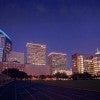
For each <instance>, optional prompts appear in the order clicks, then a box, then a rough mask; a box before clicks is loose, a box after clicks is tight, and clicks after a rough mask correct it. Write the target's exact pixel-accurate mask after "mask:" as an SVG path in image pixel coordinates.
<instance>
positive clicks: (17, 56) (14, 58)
mask: <svg viewBox="0 0 100 100" xmlns="http://www.w3.org/2000/svg"><path fill="white" fill-rule="evenodd" d="M7 61H11V62H19V63H21V64H24V53H22V52H15V51H11V52H10V53H9V55H8V58H7Z"/></svg>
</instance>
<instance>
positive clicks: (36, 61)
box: [26, 43, 46, 65]
mask: <svg viewBox="0 0 100 100" xmlns="http://www.w3.org/2000/svg"><path fill="white" fill-rule="evenodd" d="M26 48H27V63H28V64H33V65H46V45H41V44H34V43H27V44H26Z"/></svg>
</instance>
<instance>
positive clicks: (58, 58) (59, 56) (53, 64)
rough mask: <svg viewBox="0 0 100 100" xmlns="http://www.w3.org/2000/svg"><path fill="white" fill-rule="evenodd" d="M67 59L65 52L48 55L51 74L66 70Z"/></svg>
mask: <svg viewBox="0 0 100 100" xmlns="http://www.w3.org/2000/svg"><path fill="white" fill-rule="evenodd" d="M66 60H67V59H66V54H64V53H56V52H52V53H50V54H49V55H48V64H49V66H50V70H51V74H55V73H57V72H61V73H62V72H65V71H66V67H67V63H66Z"/></svg>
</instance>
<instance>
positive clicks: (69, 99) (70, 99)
mask: <svg viewBox="0 0 100 100" xmlns="http://www.w3.org/2000/svg"><path fill="white" fill-rule="evenodd" d="M38 89H40V90H42V91H45V89H42V88H39V87H38ZM46 92H49V93H50V92H51V91H48V90H46ZM51 93H52V94H54V95H57V96H60V97H64V98H66V99H68V100H74V99H72V98H70V97H68V96H65V95H62V94H59V95H58V94H56V93H54V92H51Z"/></svg>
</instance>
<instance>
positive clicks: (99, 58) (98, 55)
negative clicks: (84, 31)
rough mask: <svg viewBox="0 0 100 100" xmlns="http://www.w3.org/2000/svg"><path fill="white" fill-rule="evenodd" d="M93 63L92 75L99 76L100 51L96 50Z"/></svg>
mask: <svg viewBox="0 0 100 100" xmlns="http://www.w3.org/2000/svg"><path fill="white" fill-rule="evenodd" d="M93 63H94V75H100V51H99V50H98V49H97V52H96V53H95V55H94V57H93Z"/></svg>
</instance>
